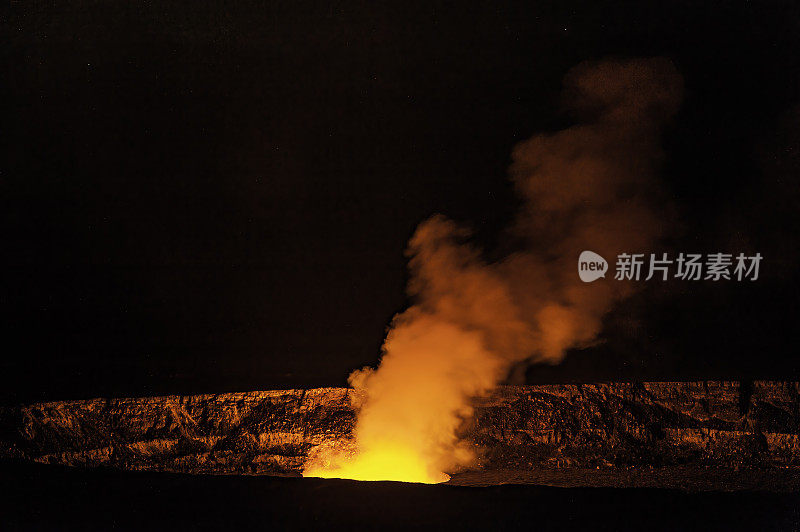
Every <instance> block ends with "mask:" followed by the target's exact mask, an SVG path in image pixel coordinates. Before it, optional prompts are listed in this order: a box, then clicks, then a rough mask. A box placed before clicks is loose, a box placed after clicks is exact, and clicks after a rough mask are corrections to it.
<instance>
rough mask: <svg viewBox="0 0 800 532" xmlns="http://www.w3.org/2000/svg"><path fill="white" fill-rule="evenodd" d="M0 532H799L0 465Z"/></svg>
mask: <svg viewBox="0 0 800 532" xmlns="http://www.w3.org/2000/svg"><path fill="white" fill-rule="evenodd" d="M0 482H1V483H2V488H3V491H4V492H5V495H3V496H2V499H1V502H0V520H2V527H0V528H2V529H4V530H29V529H35V530H115V529H122V530H150V531H152V530H191V529H224V530H237V529H255V530H264V529H276V528H277V529H317V530H320V529H322V530H324V529H328V528H334V527H335V528H343V529H384V530H385V529H409V528H411V529H456V530H464V529H485V530H502V529H525V530H598V529H601V530H603V529H604V530H620V529H629V530H630V529H632V530H643V529H644V530H704V531H708V530H800V494H798V493H796V492H795V493H775V492H768V491H739V492H685V491H679V490H672V489H655V488H636V489H619V488H558V487H544V486H533V485H502V486H490V487H466V486H452V485H451V486H425V485H417V484H402V483H394V482H353V481H344V480H319V479H303V478H280V477H267V476H206V475H183V474H173V473H151V472H129V471H116V470H107V469H99V470H81V469H71V468H65V467H61V466H46V465H38V464H17V463H11V464H9V463H6V464H2V465H0Z"/></svg>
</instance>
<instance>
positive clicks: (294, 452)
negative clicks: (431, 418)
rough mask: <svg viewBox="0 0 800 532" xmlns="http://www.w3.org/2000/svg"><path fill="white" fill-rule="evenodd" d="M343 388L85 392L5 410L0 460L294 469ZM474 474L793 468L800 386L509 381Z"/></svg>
mask: <svg viewBox="0 0 800 532" xmlns="http://www.w3.org/2000/svg"><path fill="white" fill-rule="evenodd" d="M352 393H353V392H352V391H350V390H348V389H344V388H319V389H312V390H282V391H268V392H248V393H226V394H217V395H199V396H187V397H181V396H170V397H149V398H139V399H94V400H88V401H63V402H51V403H37V404H32V405H27V406H20V407H15V408H0V457H2V458H6V459H27V460H33V461H36V462H42V463H57V464H67V465H78V466H101V465H102V466H111V467H117V468H123V469H137V470H157V471H177V472H190V473H239V474H241V473H245V474H259V473H282V474H293V473H298V472H300V471H301V470H302V464H303V462H304V460H305V458H306V456H308V454H309V452H313V450H314V449H315V448H316V447H317V446H319V445H333V444H347V442H349V441H350V439H351V434H352V430H353V426H354V423H355V417H356V414H355V411H354V409H353V407H352V406H351V399H352V397H351V395H352ZM463 432H464V435H465V437H466V438H468V439H469V440H470V441H472V442H473V443H474V444H475V446H476V447H477V448H478V449H479V450H480V454H481V459H480V463H479V464H478V467H480V468H482V469H501V468H511V469H532V468H542V467H552V468H561V467H602V466H643V465H644V466H664V465H682V464H692V465H713V466H721V467H753V468H772V467H792V468H794V467H800V383H788V382H763V381H760V382H754V383H747V384H743V383H739V382H677V383H640V384H628V383H610V384H588V385H552V386H514V387H512V386H507V387H501V388H499V389H498V390H496V392H495V393H494V394H493V395H492V396H490V397H488V398H482V399H478V400H476V401H475V415H474V416H473V418H472V419H471V420H469V421H468V422H466V423H465V424H464V427H463Z"/></svg>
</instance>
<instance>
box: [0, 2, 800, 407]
mask: <svg viewBox="0 0 800 532" xmlns="http://www.w3.org/2000/svg"><path fill="white" fill-rule="evenodd" d="M2 34H3V42H4V46H3V47H2V49H0V56H1V57H2V64H3V75H2V87H1V88H0V90H2V92H1V93H0V98H1V100H0V101H2V102H3V120H2V128H1V130H2V131H1V132H0V134H1V135H2V160H1V161H2V162H1V163H0V164H2V166H1V167H0V171H1V172H2V173H1V174H0V186H1V187H2V192H1V193H0V194H1V198H2V199H0V202H1V203H0V208H1V209H2V211H1V213H0V227H1V229H0V231H1V233H0V236H1V237H2V240H1V241H0V242H1V243H2V246H0V249H2V251H0V259H1V260H2V262H0V265H1V266H0V267H2V274H3V281H2V284H1V285H0V286H1V287H2V290H0V298H2V307H1V308H2V343H0V350H2V353H3V354H2V355H0V356H2V361H1V362H0V386H1V387H2V397H3V398H5V399H7V400H12V401H15V400H29V399H44V398H53V399H56V398H68V397H76V398H77V397H90V396H98V395H109V394H113V395H148V394H163V393H192V392H215V391H230V390H246V389H259V388H261V389H266V388H274V387H289V386H297V387H299V386H318V385H341V384H343V383H344V379H345V378H346V376H347V374H348V373H349V371H350V370H351V369H353V368H355V367H358V366H361V365H365V364H374V363H375V362H376V361H377V357H378V354H379V348H380V344H381V341H382V337H383V333H384V330H385V327H386V326H387V325H388V323H389V320H390V319H391V317H392V315H393V314H394V313H395V312H397V311H400V310H401V309H402V308H403V307H404V305H405V304H406V303H407V302H406V301H405V296H404V283H405V275H406V274H405V270H404V268H405V262H404V257H403V249H404V247H405V243H406V241H407V239H408V238H409V236H410V235H411V234H412V232H413V230H414V228H415V226H416V225H417V224H418V223H419V222H421V221H422V220H424V219H425V218H426V217H428V216H429V215H431V214H433V213H436V212H441V213H444V214H446V215H448V216H450V217H452V218H455V219H457V220H460V221H463V222H467V223H469V224H470V225H472V226H473V227H474V228H475V229H476V231H477V238H478V240H479V241H480V242H481V243H482V244H484V245H486V246H487V247H488V249H489V251H488V253H489V255H491V254H492V253H500V252H501V250H502V240H503V238H502V235H503V233H502V228H503V227H504V225H505V223H506V222H508V221H509V219H510V218H511V216H512V214H513V209H514V208H515V200H514V198H513V195H512V193H511V189H510V185H509V183H508V182H507V179H506V176H507V173H506V172H507V166H508V163H509V161H510V152H511V148H512V147H513V145H514V144H515V143H517V142H519V141H521V140H524V139H526V138H528V137H530V136H531V135H533V134H535V133H537V132H540V131H547V130H554V129H558V128H561V127H564V126H566V125H569V123H570V122H569V120H570V118H569V117H568V116H564V115H563V114H562V113H561V112H560V103H559V93H560V89H561V79H562V77H563V75H564V74H565V73H566V72H567V71H568V70H569V68H570V67H572V66H574V65H576V64H577V63H579V62H581V61H584V60H593V59H600V58H603V57H607V56H618V57H637V56H651V55H662V56H667V57H669V58H671V59H672V60H673V62H674V63H675V65H676V66H677V68H678V70H680V72H681V73H682V74H683V76H684V78H685V84H686V98H685V103H684V105H683V107H682V110H681V111H680V113H679V115H678V117H677V119H676V121H675V123H674V124H673V125H672V127H671V128H670V129H669V131H667V133H666V137H665V150H666V156H667V159H666V163H665V168H664V172H663V175H664V182H665V186H666V189H667V191H668V195H669V197H670V199H671V200H672V201H673V202H674V203H675V205H676V206H677V209H678V211H679V214H680V218H681V220H682V227H681V230H680V231H678V233H676V235H675V237H674V238H673V240H672V241H670V242H668V243H667V244H668V245H669V246H670V247H669V249H673V250H675V251H686V252H690V251H695V250H697V251H713V252H716V251H728V252H738V251H759V252H761V253H762V254H763V255H765V257H766V258H765V262H764V264H763V268H764V273H763V275H764V277H763V279H762V281H761V282H758V283H753V284H752V285H748V286H744V285H742V284H736V283H728V284H725V285H714V284H712V283H697V284H686V283H683V284H680V283H679V284H675V283H670V284H669V285H667V286H663V285H658V286H655V285H654V286H648V287H647V290H645V291H644V292H643V293H642V294H641V295H640V296H638V297H637V298H634V299H633V300H631V301H629V302H627V303H626V304H625V305H623V306H622V307H621V308H619V309H618V310H617V312H615V313H614V314H613V315H612V316H610V317H609V320H608V327H607V332H606V334H605V339H606V343H605V344H603V345H601V346H598V347H596V348H593V349H590V350H586V351H583V352H576V353H571V354H570V355H569V356H568V358H567V360H566V361H565V363H564V364H563V365H562V366H559V367H555V368H551V367H547V368H545V367H534V368H531V369H530V370H529V371H528V373H527V378H528V380H529V381H530V382H542V381H564V380H567V381H569V380H595V379H651V380H659V379H661V380H663V379H687V378H741V379H750V378H798V376H800V370H799V369H798V365H797V363H796V362H795V359H796V355H795V353H796V351H797V348H796V336H797V321H798V320H797V304H798V302H799V301H800V300H799V299H798V284H797V281H796V280H795V272H796V271H797V268H796V265H797V260H796V258H797V255H796V248H797V216H796V209H797V202H796V200H797V199H798V194H797V191H798V184H797V183H798V182H797V180H798V178H799V177H800V176H799V175H798V151H797V150H798V138H799V136H798V128H800V114H798V107H797V103H798V101H800V98H799V97H798V96H799V95H798V89H799V86H798V75H799V74H800V54H798V52H800V48H799V47H798V44H800V39H798V35H800V8H798V7H797V6H792V5H790V3H788V2H774V3H754V2H742V3H729V2H725V3H723V2H670V3H648V2H629V3H626V2H621V1H615V2H587V3H585V4H577V3H571V4H570V3H567V2H529V3H523V4H513V5H512V4H507V3H504V2H486V3H469V4H465V3H452V4H451V3H439V2H421V3H416V4H414V5H412V3H409V2H402V3H397V4H396V5H388V4H387V3H384V2H332V3H329V4H303V3H300V2H250V1H240V2H206V3H202V4H198V3H196V2H178V1H173V0H166V1H162V2H156V3H153V4H140V3H130V2H116V1H104V2H99V1H98V2H93V1H73V2H69V3H65V4H61V5H54V4H51V3H31V2H11V3H10V4H7V5H5V6H4V7H3V16H2Z"/></svg>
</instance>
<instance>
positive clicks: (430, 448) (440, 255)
mask: <svg viewBox="0 0 800 532" xmlns="http://www.w3.org/2000/svg"><path fill="white" fill-rule="evenodd" d="M564 85H565V90H564V101H565V105H566V107H567V109H568V110H569V111H571V112H572V113H573V116H574V117H575V118H576V120H577V121H578V124H577V125H575V126H573V127H570V128H568V129H565V130H563V131H559V132H557V133H554V134H542V135H537V136H535V137H533V138H531V139H529V140H527V141H525V142H522V143H520V144H519V145H517V146H516V147H515V149H514V151H513V164H512V166H511V170H510V174H511V178H512V180H513V183H514V186H515V189H516V191H517V193H518V194H519V195H520V197H521V198H522V199H523V206H522V208H521V209H520V212H519V213H518V214H517V216H516V218H515V221H514V224H513V226H512V227H511V228H509V232H510V236H511V237H513V239H514V240H515V241H516V242H517V244H518V249H519V251H517V252H515V253H512V254H510V255H509V256H507V257H505V258H504V259H502V260H500V261H495V262H487V261H486V260H485V259H484V258H483V256H482V252H481V250H479V249H476V248H475V247H473V246H472V245H471V244H470V242H469V239H470V233H469V231H468V230H467V229H465V228H463V227H460V226H458V225H457V224H455V223H454V222H452V221H450V220H449V219H447V218H446V217H444V216H441V215H436V216H433V217H432V218H430V219H429V220H427V221H425V222H423V223H422V224H420V226H419V228H418V229H417V231H416V233H415V234H414V236H413V237H412V239H411V241H410V242H409V246H408V251H407V253H408V256H409V258H410V262H409V267H410V270H411V281H410V283H409V286H408V292H409V295H410V296H411V297H412V300H413V302H414V304H413V305H412V306H411V307H410V308H409V309H408V310H406V311H405V312H403V313H401V314H399V315H397V316H396V317H395V318H394V320H393V322H392V326H391V329H390V331H389V333H388V334H387V337H386V340H385V343H384V346H383V356H382V359H381V363H380V366H379V367H378V369H377V370H372V369H370V368H364V369H362V370H358V371H355V372H353V374H352V375H351V376H350V384H351V385H352V386H353V387H354V388H355V389H356V391H357V393H356V396H357V397H358V398H360V403H359V406H360V411H359V415H358V421H357V426H356V430H355V441H354V443H353V444H352V445H349V446H347V445H340V444H341V442H334V444H332V445H330V446H320V447H319V448H318V449H317V450H316V452H315V453H314V454H313V455H312V456H311V457H310V458H309V461H308V463H307V465H306V470H305V473H304V474H305V475H306V476H326V477H341V478H355V479H362V480H407V481H416V482H440V481H443V480H446V479H447V474H446V472H452V471H454V470H457V469H459V468H461V467H465V466H468V465H469V464H471V463H472V462H473V461H474V459H475V453H474V451H473V450H472V449H471V448H470V447H469V445H468V444H467V443H465V442H464V441H462V440H460V439H459V438H458V428H459V425H461V424H462V423H463V421H464V420H465V419H467V418H468V417H469V416H470V414H471V410H470V406H469V404H470V400H471V398H473V397H475V396H479V395H483V394H486V393H487V392H489V391H490V390H491V389H492V388H493V387H494V386H496V385H497V384H498V383H500V382H502V381H503V380H504V379H505V378H506V377H507V375H508V372H509V370H510V368H511V367H512V366H513V365H515V364H519V363H521V362H526V361H540V362H541V361H544V362H550V363H558V362H559V361H560V360H561V359H562V358H563V356H564V352H565V350H567V349H570V348H576V347H577V348H580V347H585V346H588V345H590V344H591V343H592V342H593V341H595V339H596V337H597V335H598V333H599V332H600V329H601V322H602V318H603V316H604V315H605V314H606V313H607V312H608V311H609V310H610V309H611V308H612V306H613V305H614V304H615V303H616V302H617V301H619V300H620V299H622V298H624V297H626V296H627V295H629V294H630V292H631V291H632V287H631V286H630V285H629V284H626V283H622V282H619V281H615V280H613V279H611V277H613V275H609V276H608V278H607V279H605V280H599V281H597V282H594V283H591V284H585V283H583V282H581V281H580V279H579V277H578V275H577V258H578V256H579V254H580V253H581V252H582V251H584V250H592V251H595V252H597V253H599V254H600V255H602V256H604V257H606V258H607V259H608V260H609V262H612V261H613V260H614V258H615V257H616V256H617V254H619V253H622V252H643V251H646V250H648V249H651V248H652V246H653V244H654V242H655V241H656V240H657V239H658V238H659V237H660V236H661V235H662V234H663V233H664V231H665V229H666V227H667V223H666V221H665V220H666V218H667V217H668V214H667V213H666V212H665V211H666V209H665V208H663V207H661V206H660V205H661V203H660V202H659V199H660V198H659V193H658V191H659V187H658V183H657V181H656V180H655V174H656V170H657V167H658V165H659V162H660V160H661V151H660V148H659V133H660V129H661V127H662V125H663V124H664V123H665V121H667V120H668V119H669V118H670V117H671V116H672V115H673V114H674V113H675V111H676V110H677V108H678V105H679V103H680V99H681V92H682V82H681V78H680V76H679V74H678V72H677V71H676V70H675V68H674V67H673V66H672V64H671V63H670V62H669V61H668V60H666V59H661V58H655V59H642V60H631V61H605V62H600V63H585V64H581V65H579V66H577V67H575V68H574V69H572V70H571V71H570V72H569V73H568V74H567V76H566V78H565V81H564ZM612 267H613V266H612Z"/></svg>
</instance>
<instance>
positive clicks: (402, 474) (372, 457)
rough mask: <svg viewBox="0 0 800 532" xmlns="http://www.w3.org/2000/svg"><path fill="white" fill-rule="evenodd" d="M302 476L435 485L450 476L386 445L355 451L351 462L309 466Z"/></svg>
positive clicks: (399, 449) (395, 447) (403, 451)
mask: <svg viewBox="0 0 800 532" xmlns="http://www.w3.org/2000/svg"><path fill="white" fill-rule="evenodd" d="M303 476H304V477H320V478H347V479H352V480H395V481H399V482H420V483H424V484H436V483H439V482H446V481H447V480H449V479H450V476H449V475H447V474H445V473H437V472H431V471H430V467H429V466H428V465H426V463H425V461H424V460H423V459H422V457H420V456H419V455H418V454H417V453H415V452H414V451H413V450H412V449H408V448H403V447H401V446H397V445H390V444H389V445H386V446H381V447H379V448H376V449H372V450H369V451H364V452H361V453H359V454H358V455H357V456H356V457H355V458H353V460H352V461H341V462H340V464H339V465H336V466H333V467H331V466H327V467H325V466H321V467H312V468H309V469H307V470H306V471H304V472H303Z"/></svg>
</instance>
